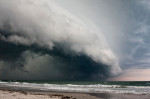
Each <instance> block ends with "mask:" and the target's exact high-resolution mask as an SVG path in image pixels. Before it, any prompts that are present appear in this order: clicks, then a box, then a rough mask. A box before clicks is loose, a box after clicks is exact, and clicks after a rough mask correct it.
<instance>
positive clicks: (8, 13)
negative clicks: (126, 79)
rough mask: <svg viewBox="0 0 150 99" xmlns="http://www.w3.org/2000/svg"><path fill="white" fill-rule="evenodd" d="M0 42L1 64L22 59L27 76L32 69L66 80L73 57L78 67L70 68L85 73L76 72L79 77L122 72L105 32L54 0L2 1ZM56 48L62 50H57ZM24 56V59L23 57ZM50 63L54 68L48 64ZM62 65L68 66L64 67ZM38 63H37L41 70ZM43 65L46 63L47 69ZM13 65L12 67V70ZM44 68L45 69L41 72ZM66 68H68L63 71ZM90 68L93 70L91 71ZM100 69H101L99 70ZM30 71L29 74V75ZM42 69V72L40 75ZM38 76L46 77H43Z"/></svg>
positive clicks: (33, 71) (0, 7) (0, 2)
mask: <svg viewBox="0 0 150 99" xmlns="http://www.w3.org/2000/svg"><path fill="white" fill-rule="evenodd" d="M0 42H1V46H2V49H1V50H2V51H3V52H4V53H0V54H1V58H0V59H1V60H2V61H1V65H0V66H1V67H4V65H8V66H9V63H12V62H13V61H14V60H15V61H16V62H17V63H18V62H20V63H21V64H23V66H22V69H23V70H25V71H26V73H25V74H26V75H25V76H24V77H25V78H26V77H28V76H29V74H30V73H31V72H32V73H33V74H34V75H48V74H50V76H49V77H48V78H47V79H53V77H56V78H58V79H61V78H64V79H65V77H66V74H69V72H68V73H66V74H65V71H66V70H67V68H69V67H68V66H69V64H68V62H67V61H66V60H68V61H71V60H70V58H71V57H73V62H72V63H74V64H75V65H73V66H74V67H75V66H76V65H78V66H77V68H74V67H73V68H72V67H70V68H71V69H68V71H69V70H74V71H75V72H78V71H79V73H78V74H80V73H81V74H80V75H78V74H77V73H75V72H74V73H73V74H72V75H73V76H74V77H75V79H80V77H81V78H86V76H90V78H94V75H99V77H100V78H102V75H103V76H104V75H105V76H108V75H109V76H114V75H117V74H118V73H120V72H121V69H120V67H119V63H118V61H117V57H116V56H115V55H114V53H113V52H112V51H111V49H110V48H109V46H108V44H107V42H106V40H105V38H104V36H103V35H102V33H97V32H96V31H94V30H93V29H91V28H89V27H88V26H87V25H86V24H84V23H83V22H82V21H81V20H79V19H78V18H76V17H75V16H73V15H71V14H70V13H69V12H67V11H66V10H64V9H63V8H61V7H60V6H59V5H57V4H56V3H55V2H53V1H52V0H44V1H43V0H36V1H35V0H28V1H26V0H13V1H10V0H1V1H0ZM6 44H7V45H6ZM8 45H9V46H8ZM10 48H11V49H12V50H10ZM55 48H58V49H59V50H58V49H57V51H55V50H56V49H55ZM5 49H7V50H5ZM16 50H17V51H16ZM27 50H28V51H33V52H32V53H31V55H28V53H27V52H26V51H27ZM34 51H35V52H34ZM39 53H42V55H40V54H39ZM62 53H63V54H62ZM25 54H27V55H28V56H26V58H24V56H25ZM11 55H13V56H11ZM22 55H23V56H22ZM13 57H14V58H13ZM57 57H58V59H57ZM64 57H66V58H64ZM68 57H69V58H68ZM20 58H22V60H19V59H20ZM78 58H79V59H81V60H79V59H78ZM65 59H66V60H65ZM42 60H43V61H42ZM76 61H79V62H76ZM39 62H40V63H39ZM83 62H87V63H88V62H93V64H95V65H94V67H92V66H93V65H92V64H90V65H88V64H87V63H85V64H84V63H83ZM13 63H14V62H13ZM34 63H35V64H34ZM56 63H58V64H56ZM37 64H38V65H37ZM48 64H49V65H51V66H52V67H49V66H47V65H48ZM61 65H62V66H64V67H63V68H61ZM82 65H87V66H82ZM34 66H37V69H36V68H34ZM41 66H44V69H43V67H41ZM45 66H46V67H45ZM79 66H80V67H79ZM88 66H89V67H88ZM11 67H12V66H9V68H10V70H11ZM14 67H16V66H14ZM40 68H42V69H41V71H40ZM48 68H49V69H50V70H48ZM64 68H65V69H66V70H63V69H64ZM88 68H91V69H93V70H92V71H88ZM96 68H98V70H99V71H96ZM17 69H18V68H17ZM17 69H15V72H16V70H17ZM84 69H85V71H84ZM100 69H102V70H100ZM10 70H8V71H10ZM19 70H20V69H19ZM30 70H31V71H30ZM57 70H58V72H57ZM86 70H87V71H86ZM17 71H18V70H17ZM28 71H29V74H27V72H28ZM39 71H40V73H39V74H37V73H38V72H39ZM53 71H55V72H53ZM45 72H46V73H45ZM105 72H106V73H105ZM10 73H11V72H10ZM47 73H48V74H47ZM88 73H89V74H88ZM23 74H24V73H23ZM63 74H64V75H63ZM16 75H17V74H16ZM62 76H63V77H62ZM15 77H16V76H14V77H10V78H15ZM22 77H23V75H22ZM30 77H31V76H30ZM30 77H29V78H30ZM38 77H41V78H42V76H38ZM74 77H73V78H74ZM31 78H32V77H31ZM45 79H46V78H45ZM70 79H71V77H70Z"/></svg>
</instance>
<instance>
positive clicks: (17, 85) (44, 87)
mask: <svg viewBox="0 0 150 99" xmlns="http://www.w3.org/2000/svg"><path fill="white" fill-rule="evenodd" d="M0 87H7V88H12V89H21V90H23V89H26V90H36V91H59V92H61V91H62V92H82V93H129V94H148V95H150V81H106V82H88V81H85V82H84V81H83V82H82V81H80V82H79V81H78V82H51V81H0Z"/></svg>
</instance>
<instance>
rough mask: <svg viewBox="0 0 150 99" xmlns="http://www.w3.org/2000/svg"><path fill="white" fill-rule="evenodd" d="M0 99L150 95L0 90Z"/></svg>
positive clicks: (144, 98)
mask: <svg viewBox="0 0 150 99" xmlns="http://www.w3.org/2000/svg"><path fill="white" fill-rule="evenodd" d="M0 99H150V95H144V94H143V95H138V94H116V93H75V92H74V93H73V92H42V91H41V92H40V91H37V92H36V91H21V90H8V89H0Z"/></svg>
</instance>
